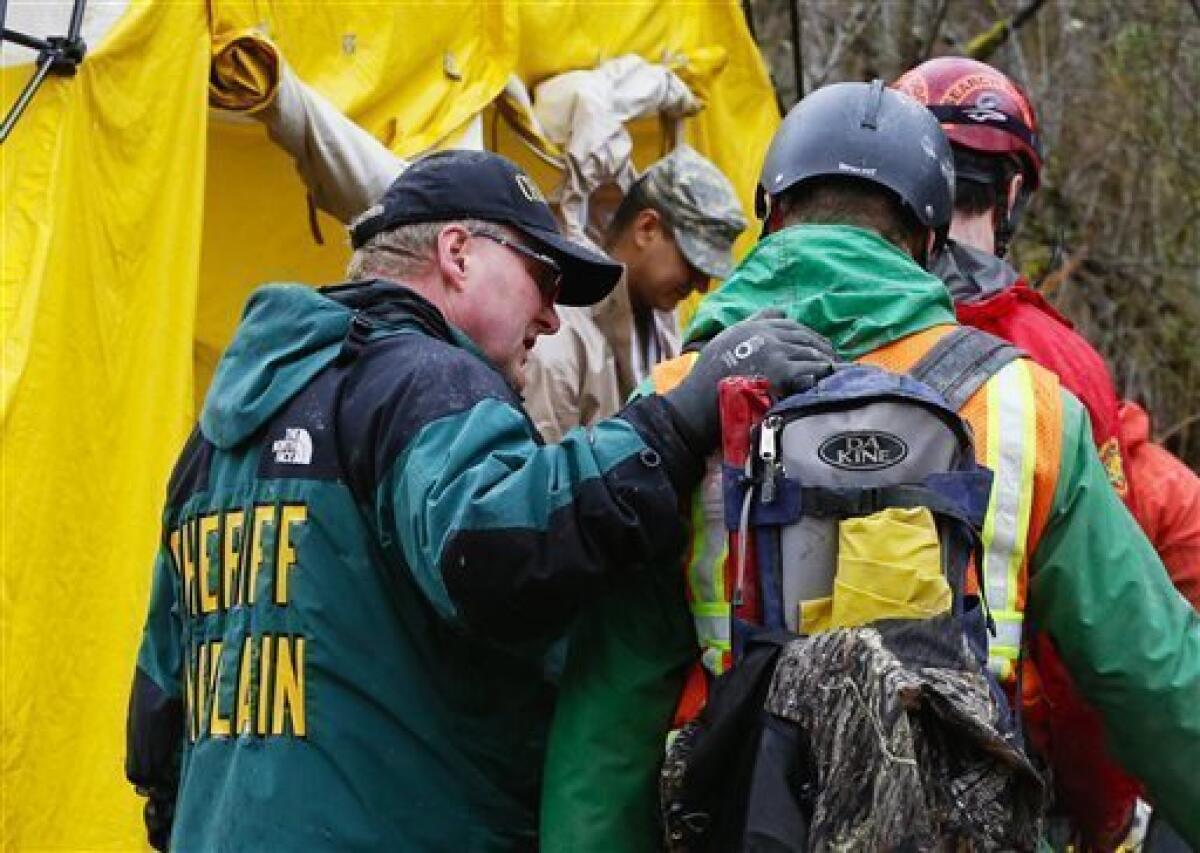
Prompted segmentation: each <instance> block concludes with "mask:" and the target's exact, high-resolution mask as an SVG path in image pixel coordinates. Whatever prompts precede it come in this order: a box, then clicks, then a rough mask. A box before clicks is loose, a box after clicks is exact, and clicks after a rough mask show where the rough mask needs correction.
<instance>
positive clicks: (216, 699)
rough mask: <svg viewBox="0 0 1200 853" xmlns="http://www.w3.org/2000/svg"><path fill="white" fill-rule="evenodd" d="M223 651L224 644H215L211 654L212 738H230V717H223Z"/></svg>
mask: <svg viewBox="0 0 1200 853" xmlns="http://www.w3.org/2000/svg"><path fill="white" fill-rule="evenodd" d="M221 649H222V644H221V643H220V642H215V643H213V644H212V649H211V651H210V652H209V655H208V659H209V670H210V673H209V688H208V696H209V699H208V701H209V703H210V706H209V714H208V734H209V736H210V737H229V715H228V714H226V715H225V716H221V694H222V692H223V691H222V690H221V669H222V663H221Z"/></svg>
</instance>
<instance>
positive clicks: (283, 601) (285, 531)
mask: <svg viewBox="0 0 1200 853" xmlns="http://www.w3.org/2000/svg"><path fill="white" fill-rule="evenodd" d="M307 520H308V507H306V506H305V505H304V504H288V505H287V506H284V507H283V508H282V509H280V511H279V529H278V535H277V541H278V543H279V547H278V548H276V549H275V603H276V604H277V605H279V606H280V607H286V606H287V603H288V578H289V577H290V575H291V573H292V569H294V568H295V567H296V550H295V548H294V546H293V545H292V538H293V536H294V535H295V533H294V526H295V525H301V524H303V523H304V522H305V521H307Z"/></svg>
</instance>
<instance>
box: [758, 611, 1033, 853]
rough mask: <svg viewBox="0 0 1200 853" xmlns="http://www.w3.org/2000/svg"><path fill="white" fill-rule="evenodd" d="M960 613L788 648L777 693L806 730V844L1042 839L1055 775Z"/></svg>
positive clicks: (1028, 846) (783, 711)
mask: <svg viewBox="0 0 1200 853" xmlns="http://www.w3.org/2000/svg"><path fill="white" fill-rule="evenodd" d="M938 623H942V625H939V624H938ZM951 624H952V623H951V622H950V621H949V620H948V619H946V618H940V619H932V620H924V621H922V622H908V621H904V622H901V621H896V622H879V623H875V624H874V625H873V626H871V627H865V628H854V629H843V630H836V631H829V632H827V633H823V634H817V635H814V636H812V637H806V638H802V639H798V640H795V641H794V642H792V643H790V644H788V646H787V647H786V648H785V649H784V651H783V653H782V654H781V655H780V658H779V661H778V664H777V666H776V669H775V675H774V678H773V680H772V683H771V687H770V689H769V690H768V692H767V699H766V703H765V707H766V710H767V711H769V712H770V713H772V714H775V715H777V716H779V717H781V718H783V719H785V720H790V721H792V722H794V723H796V724H797V725H798V726H799V727H800V728H802V729H803V730H804V731H805V732H806V734H807V736H808V740H809V744H810V749H811V753H812V754H811V761H812V762H813V766H815V767H816V768H817V772H816V775H817V777H818V778H817V779H816V780H815V784H814V785H813V794H812V816H811V820H810V826H809V835H808V840H807V847H808V849H810V850H897V849H903V850H1034V849H1036V847H1037V844H1038V838H1039V836H1040V834H1041V825H1042V819H1043V814H1044V810H1045V803H1046V793H1045V786H1044V783H1043V781H1042V779H1041V777H1040V776H1039V775H1038V773H1037V771H1036V770H1035V769H1034V768H1033V766H1032V765H1031V764H1030V763H1029V761H1028V759H1027V758H1026V757H1025V755H1024V753H1023V752H1022V751H1021V749H1020V748H1019V747H1018V746H1017V745H1016V744H1015V743H1014V742H1013V739H1012V737H1011V736H1008V737H1006V736H1005V735H1004V734H1002V732H1003V731H1005V730H1007V729H1008V728H1009V724H1010V721H1008V720H1006V719H1005V717H1007V711H1006V710H1003V709H1002V706H1001V705H999V704H998V703H997V701H996V699H995V697H994V695H993V694H992V692H991V690H990V688H989V686H988V682H987V680H986V679H985V677H984V675H983V674H982V673H981V672H980V669H979V666H978V664H977V663H976V659H975V656H974V655H973V654H972V653H971V651H970V650H969V648H968V647H967V645H966V641H965V639H963V638H962V637H961V635H960V636H958V637H955V636H954V633H955V632H954V631H953V630H945V631H942V630H940V628H941V627H946V628H949V627H950V625H951ZM931 629H932V630H931Z"/></svg>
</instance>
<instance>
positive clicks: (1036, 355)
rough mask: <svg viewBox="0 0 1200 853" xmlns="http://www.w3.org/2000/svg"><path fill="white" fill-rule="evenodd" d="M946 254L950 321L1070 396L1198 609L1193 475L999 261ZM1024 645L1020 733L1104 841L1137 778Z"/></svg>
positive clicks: (1199, 524)
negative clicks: (1023, 359) (1035, 676)
mask: <svg viewBox="0 0 1200 853" xmlns="http://www.w3.org/2000/svg"><path fill="white" fill-rule="evenodd" d="M947 255H948V257H947V258H946V260H945V262H944V263H945V267H944V268H943V269H941V270H939V274H942V277H943V278H944V279H945V280H946V282H947V286H948V287H949V288H950V290H951V292H952V293H953V294H954V296H955V301H956V310H957V313H958V319H959V321H960V322H962V323H964V324H965V325H969V326H974V327H976V328H978V329H982V330H984V331H986V332H990V333H992V334H993V335H996V336H998V337H1001V338H1004V339H1005V340H1008V341H1011V342H1012V343H1014V344H1016V345H1017V346H1019V347H1020V348H1021V349H1023V350H1024V351H1025V352H1027V353H1029V355H1030V356H1031V357H1032V358H1033V359H1034V360H1035V361H1037V362H1038V363H1039V364H1041V365H1042V366H1044V367H1046V368H1048V369H1050V370H1051V371H1053V372H1054V373H1056V374H1058V377H1059V380H1060V381H1061V382H1062V384H1063V385H1064V386H1065V387H1066V388H1067V389H1068V390H1070V391H1071V392H1072V393H1073V394H1074V395H1075V396H1076V397H1078V398H1079V400H1080V402H1082V403H1083V405H1084V407H1085V408H1086V409H1087V411H1088V414H1089V416H1090V417H1091V421H1092V437H1093V439H1094V440H1095V442H1096V447H1097V450H1098V451H1099V453H1100V457H1101V459H1102V461H1103V462H1104V467H1105V468H1106V469H1107V471H1108V474H1109V479H1110V481H1111V482H1112V484H1113V488H1114V489H1115V490H1116V491H1117V493H1118V494H1120V495H1121V497H1122V499H1123V500H1124V501H1125V503H1126V506H1128V507H1129V508H1130V510H1131V511H1132V512H1133V514H1134V517H1135V518H1136V519H1137V521H1138V524H1139V525H1140V526H1141V527H1142V529H1143V530H1144V531H1145V532H1146V534H1147V537H1148V538H1149V539H1150V541H1151V542H1152V543H1153V544H1154V546H1155V548H1156V550H1157V551H1158V552H1159V554H1160V556H1161V557H1162V559H1163V560H1164V562H1167V561H1168V558H1169V559H1170V562H1168V571H1169V572H1170V573H1171V576H1172V579H1173V580H1174V581H1175V584H1176V586H1177V587H1178V588H1179V589H1181V590H1183V591H1184V593H1185V594H1186V595H1188V597H1189V600H1190V601H1191V602H1192V604H1193V605H1194V606H1197V607H1198V609H1200V599H1198V598H1197V595H1198V593H1200V479H1197V477H1196V476H1195V475H1194V474H1192V473H1191V472H1190V471H1188V469H1187V468H1185V467H1184V466H1183V465H1182V464H1181V463H1180V462H1179V461H1178V460H1177V459H1175V458H1174V457H1173V456H1171V455H1170V454H1168V453H1167V452H1166V451H1165V450H1163V449H1162V448H1160V447H1157V446H1156V445H1153V444H1150V443H1149V442H1148V441H1147V432H1148V429H1149V427H1148V424H1147V423H1146V422H1145V420H1143V421H1140V422H1139V421H1138V420H1137V418H1136V416H1135V413H1130V414H1128V415H1127V416H1126V417H1127V418H1128V421H1129V423H1128V425H1127V426H1126V428H1125V430H1124V431H1122V421H1121V416H1120V405H1119V402H1118V398H1117V392H1116V387H1115V385H1114V383H1113V380H1112V376H1111V374H1110V373H1109V371H1108V366H1107V365H1106V364H1105V362H1104V359H1103V358H1102V357H1101V356H1100V354H1099V353H1098V352H1096V350H1095V349H1094V348H1093V347H1092V346H1091V344H1089V343H1088V342H1087V341H1086V340H1085V339H1084V338H1083V337H1082V336H1081V335H1080V334H1079V333H1078V332H1076V331H1075V329H1074V327H1073V326H1072V325H1071V323H1070V321H1069V320H1067V319H1066V318H1065V317H1063V316H1062V315H1061V314H1059V313H1058V312H1057V311H1055V310H1054V308H1053V307H1051V306H1050V304H1049V303H1048V302H1047V301H1046V300H1045V299H1044V298H1043V297H1042V296H1041V294H1039V293H1037V292H1035V291H1034V290H1032V289H1030V287H1029V285H1028V284H1027V283H1026V281H1025V280H1024V279H1022V278H1019V277H1017V275H1016V272H1015V271H1014V270H1013V269H1012V268H1011V267H1010V266H1009V265H1007V264H1005V263H1004V262H1003V261H1000V260H999V259H998V258H995V257H993V256H991V255H985V254H984V253H982V252H979V251H978V250H975V249H972V248H970V247H968V246H965V245H962V244H953V245H952V251H951V252H948V253H947ZM951 262H953V263H951ZM960 300H961V301H960ZM1138 411H1140V410H1138ZM1143 419H1144V413H1143ZM1135 427H1137V428H1138V429H1135ZM1139 430H1140V431H1139ZM1126 445H1128V447H1127V446H1126ZM1162 472H1166V474H1164V473H1162ZM1139 490H1140V491H1139ZM1031 653H1032V654H1033V655H1034V657H1035V659H1036V660H1037V664H1038V673H1039V677H1040V682H1039V683H1037V684H1026V685H1025V690H1024V692H1025V695H1026V701H1027V702H1028V701H1033V702H1035V703H1037V702H1045V703H1046V704H1047V705H1048V706H1049V709H1050V710H1049V712H1048V713H1047V714H1044V715H1043V714H1038V715H1036V716H1037V718H1039V719H1044V721H1045V724H1044V725H1042V726H1040V727H1039V728H1037V729H1035V728H1034V727H1033V726H1031V727H1030V731H1029V735H1030V739H1031V740H1032V741H1033V742H1034V744H1035V745H1036V746H1037V747H1038V750H1039V752H1041V753H1042V755H1043V756H1044V757H1045V758H1046V759H1047V761H1048V762H1049V763H1050V765H1051V767H1052V768H1053V771H1054V775H1055V788H1056V790H1057V793H1058V796H1059V799H1060V801H1061V803H1062V804H1063V805H1064V806H1065V807H1066V810H1067V812H1068V813H1069V814H1070V815H1071V818H1072V820H1073V822H1074V823H1075V825H1076V827H1077V829H1078V830H1079V831H1080V832H1081V833H1082V835H1083V839H1084V842H1085V847H1088V848H1091V847H1095V848H1098V849H1112V848H1114V847H1116V845H1117V844H1118V843H1119V842H1120V841H1121V840H1122V838H1123V837H1124V836H1125V834H1126V833H1127V831H1128V829H1129V821H1130V820H1131V819H1132V816H1133V809H1134V804H1135V801H1136V799H1137V796H1138V792H1139V788H1140V786H1139V785H1138V783H1137V782H1136V781H1135V780H1134V779H1133V778H1132V777H1131V776H1129V775H1128V774H1127V773H1125V771H1124V770H1122V769H1121V768H1120V766H1119V765H1117V764H1116V763H1114V762H1113V761H1112V759H1110V758H1109V757H1108V755H1107V754H1106V751H1105V749H1104V735H1103V729H1102V726H1101V723H1100V718H1099V715H1098V714H1096V712H1095V711H1093V710H1092V709H1091V708H1090V707H1089V706H1088V705H1087V704H1086V703H1085V702H1084V701H1083V699H1082V698H1081V697H1080V696H1079V694H1078V691H1077V690H1076V689H1075V687H1074V684H1073V683H1072V680H1071V677H1070V676H1069V675H1068V673H1067V671H1066V667H1065V666H1064V665H1063V664H1062V662H1061V660H1060V659H1059V657H1058V654H1057V652H1056V651H1055V649H1054V648H1053V647H1052V645H1051V643H1050V642H1049V640H1048V638H1047V637H1046V636H1045V635H1043V634H1037V635H1035V636H1034V637H1033V640H1032V646H1031ZM1031 697H1032V698H1031ZM1027 719H1028V718H1027Z"/></svg>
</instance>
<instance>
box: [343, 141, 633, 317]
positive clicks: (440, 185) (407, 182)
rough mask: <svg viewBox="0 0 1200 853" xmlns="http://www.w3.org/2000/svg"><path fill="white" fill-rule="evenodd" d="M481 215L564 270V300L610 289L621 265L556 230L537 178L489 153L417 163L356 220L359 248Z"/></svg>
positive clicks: (591, 299)
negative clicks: (406, 230)
mask: <svg viewBox="0 0 1200 853" xmlns="http://www.w3.org/2000/svg"><path fill="white" fill-rule="evenodd" d="M454 219H483V220H486V221H488V222H499V223H503V224H504V225H508V226H511V227H512V228H515V229H516V230H517V231H519V232H521V233H522V234H524V235H525V236H526V237H528V238H530V240H532V241H533V242H534V243H536V244H537V246H536V247H535V248H538V249H540V250H541V251H543V252H545V253H546V254H547V255H549V256H550V257H552V258H554V260H555V261H557V262H558V265H559V267H561V268H562V286H561V289H560V291H559V296H558V302H559V304H561V305H591V304H593V303H596V302H599V301H600V300H601V299H603V298H604V297H605V296H608V294H609V293H611V292H612V289H613V288H614V287H615V286H616V284H617V281H618V279H620V277H621V269H622V267H621V265H620V264H618V263H616V262H614V261H612V260H610V259H609V258H608V257H606V256H604V255H601V254H599V253H597V252H593V251H591V250H589V249H586V248H584V247H583V246H581V245H579V244H578V243H573V242H572V241H570V240H568V239H567V238H566V237H564V236H563V234H562V232H561V231H559V229H558V223H557V222H556V221H555V219H554V214H553V213H551V212H550V206H549V205H548V204H546V199H545V197H544V196H543V195H542V192H541V190H539V189H538V186H537V184H535V183H534V182H533V179H532V178H530V177H529V176H528V175H526V174H525V173H524V172H522V171H521V169H520V168H518V167H517V165H516V164H515V163H513V162H512V161H511V160H509V159H507V158H505V157H501V156H500V155H499V154H493V153H491V152H490V151H459V150H454V151H439V152H437V153H434V154H430V155H428V156H427V157H423V158H422V159H420V160H418V161H416V162H415V163H413V164H412V165H411V166H409V167H408V168H407V169H405V170H404V171H403V172H401V173H400V177H398V178H396V180H395V181H393V182H392V185H391V186H390V187H388V189H387V192H385V193H384V194H383V198H381V199H380V200H379V202H378V203H377V204H375V205H374V206H372V207H371V208H370V209H369V210H368V211H367V212H366V213H364V214H363V215H362V216H361V217H359V218H358V220H356V221H355V222H354V224H353V225H351V226H350V242H351V243H352V244H353V245H354V248H356V249H358V248H360V247H361V246H362V245H363V244H364V243H366V242H367V241H368V240H370V239H371V238H372V237H374V236H375V235H376V234H381V233H383V232H384V231H391V230H393V229H395V228H398V227H400V226H401V225H411V224H413V223H416V222H436V221H441V220H454Z"/></svg>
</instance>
